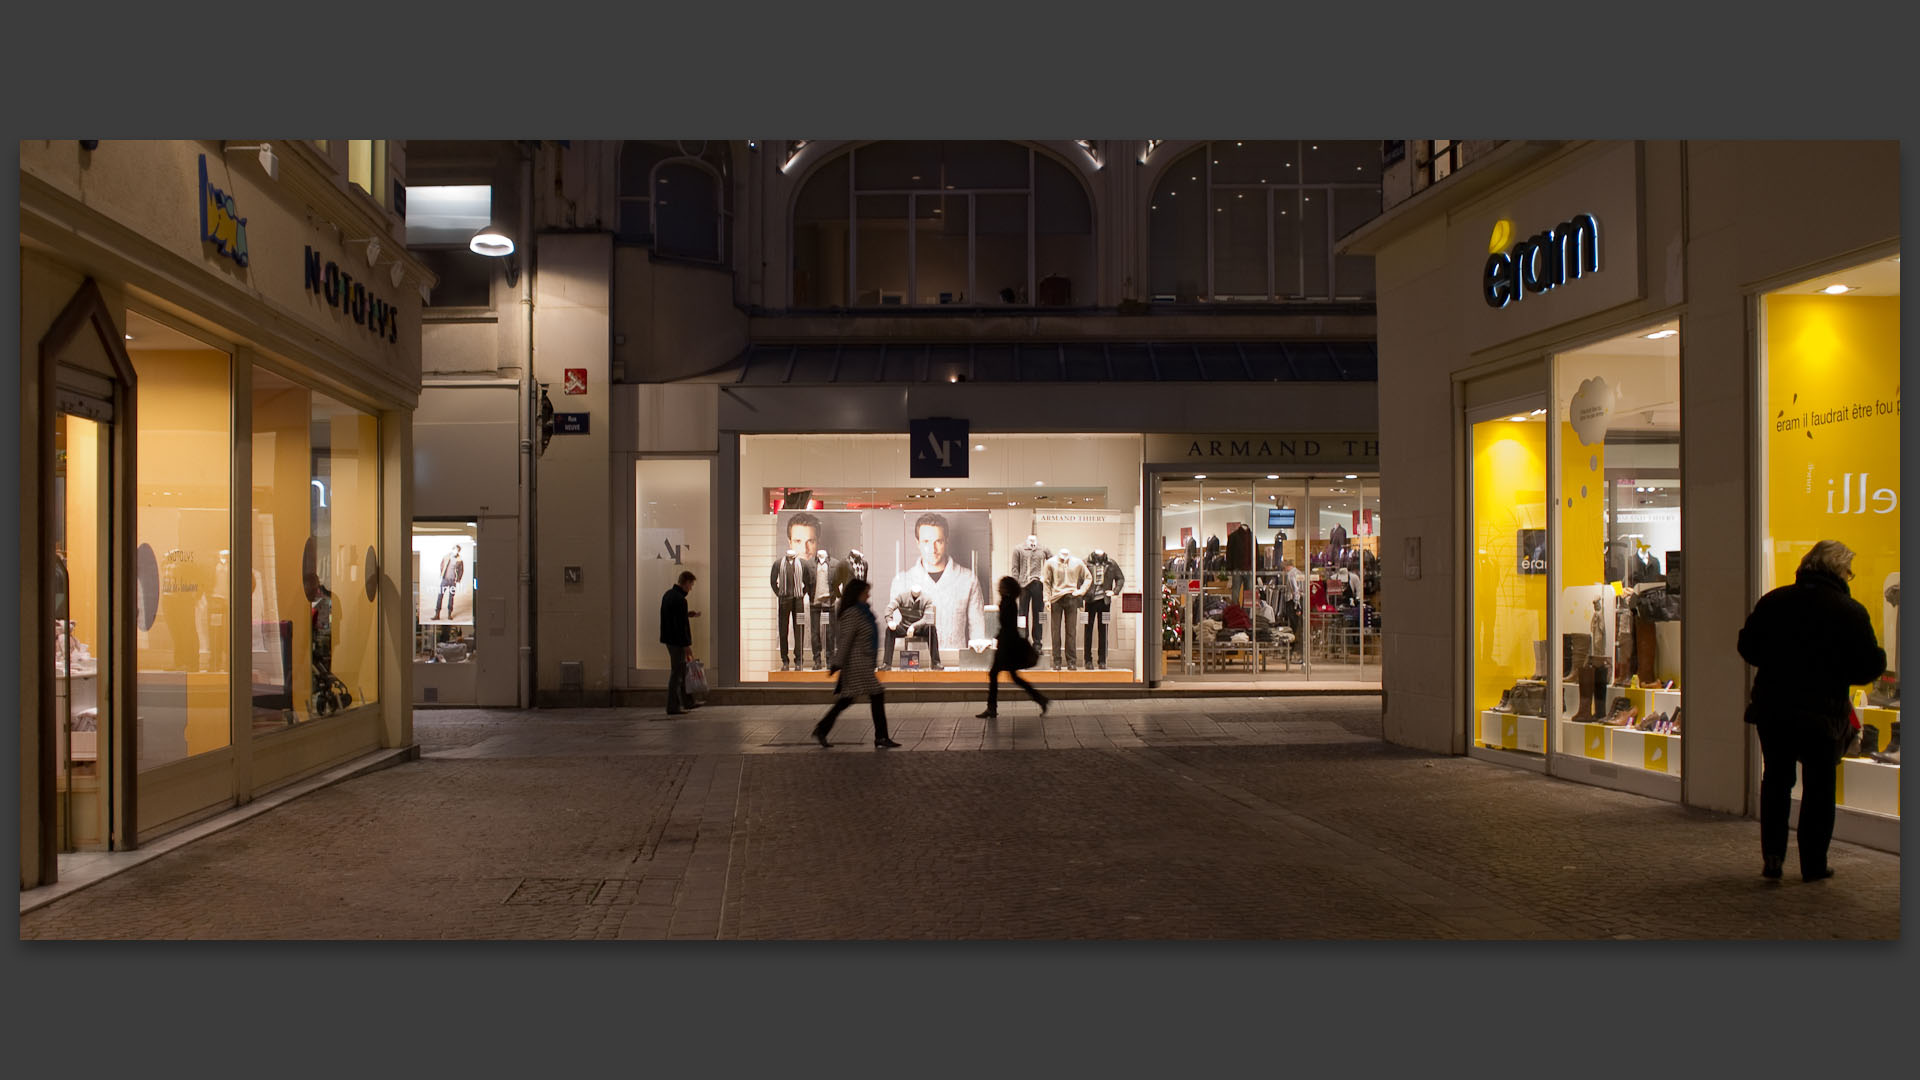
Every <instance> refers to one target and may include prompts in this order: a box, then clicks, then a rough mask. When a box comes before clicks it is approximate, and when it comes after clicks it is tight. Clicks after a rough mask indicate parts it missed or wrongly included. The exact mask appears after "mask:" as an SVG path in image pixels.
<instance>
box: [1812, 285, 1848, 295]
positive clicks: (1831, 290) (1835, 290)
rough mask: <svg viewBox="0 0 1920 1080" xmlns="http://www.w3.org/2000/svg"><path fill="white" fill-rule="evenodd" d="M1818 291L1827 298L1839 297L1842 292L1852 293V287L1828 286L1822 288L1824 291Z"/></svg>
mask: <svg viewBox="0 0 1920 1080" xmlns="http://www.w3.org/2000/svg"><path fill="white" fill-rule="evenodd" d="M1820 291H1821V292H1823V293H1826V294H1827V295H1828V296H1839V295H1840V294H1841V293H1843V292H1852V291H1853V286H1851V285H1829V286H1827V287H1826V288H1824V289H1821V290H1820Z"/></svg>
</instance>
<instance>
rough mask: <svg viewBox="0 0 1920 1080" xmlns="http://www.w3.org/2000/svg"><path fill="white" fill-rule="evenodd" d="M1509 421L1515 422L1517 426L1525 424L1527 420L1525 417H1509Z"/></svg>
mask: <svg viewBox="0 0 1920 1080" xmlns="http://www.w3.org/2000/svg"><path fill="white" fill-rule="evenodd" d="M1507 419H1509V420H1511V421H1513V422H1514V423H1516V424H1521V423H1525V422H1526V419H1527V418H1526V417H1524V416H1509V417H1507Z"/></svg>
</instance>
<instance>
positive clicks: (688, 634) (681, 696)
mask: <svg viewBox="0 0 1920 1080" xmlns="http://www.w3.org/2000/svg"><path fill="white" fill-rule="evenodd" d="M694 580H695V579H694V576H693V571H691V570H682V571H680V580H679V582H678V583H677V584H675V585H673V586H672V587H671V588H669V589H668V590H667V591H666V592H665V593H664V594H663V595H662V596H661V597H660V644H662V645H665V646H666V647H667V664H668V666H669V670H670V671H671V672H672V674H670V675H668V676H667V715H668V716H679V715H680V714H681V713H683V712H691V711H692V710H693V708H694V705H693V698H692V697H690V696H688V694H687V661H689V660H691V659H693V624H692V622H690V621H689V620H690V619H691V618H692V617H693V616H695V615H698V614H700V613H699V612H697V611H688V610H687V597H688V596H689V595H690V594H691V593H692V592H693V583H694Z"/></svg>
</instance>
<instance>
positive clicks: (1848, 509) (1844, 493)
mask: <svg viewBox="0 0 1920 1080" xmlns="http://www.w3.org/2000/svg"><path fill="white" fill-rule="evenodd" d="M1856 486H1857V487H1858V489H1859V492H1860V505H1859V506H1855V505H1854V504H1853V493H1854V489H1855V488H1856ZM1867 491H1868V489H1867V474H1866V473H1861V474H1860V483H1859V484H1858V485H1855V484H1854V482H1853V474H1852V473H1847V474H1846V475H1845V476H1843V477H1841V478H1840V485H1839V495H1840V506H1839V508H1838V509H1835V508H1834V505H1833V496H1834V482H1833V479H1832V478H1831V477H1829V478H1828V479H1827V513H1829V514H1864V513H1866V512H1867V509H1868V506H1869V505H1871V506H1872V509H1873V512H1874V513H1876V514H1891V513H1893V512H1894V511H1895V510H1897V509H1899V508H1900V493H1899V492H1897V491H1895V490H1893V489H1892V488H1885V487H1883V488H1877V489H1875V490H1874V491H1873V493H1872V495H1868V493H1867Z"/></svg>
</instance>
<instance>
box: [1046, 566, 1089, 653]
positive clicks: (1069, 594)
mask: <svg viewBox="0 0 1920 1080" xmlns="http://www.w3.org/2000/svg"><path fill="white" fill-rule="evenodd" d="M1040 583H1041V584H1042V585H1044V586H1045V587H1046V590H1047V619H1048V621H1049V622H1051V623H1053V670H1055V671H1059V670H1060V650H1061V648H1062V643H1063V642H1064V643H1065V645H1064V647H1065V649H1066V653H1067V670H1068V671H1073V670H1076V669H1077V668H1078V667H1079V666H1080V664H1079V661H1078V660H1077V659H1076V658H1075V657H1074V655H1073V638H1074V633H1073V630H1074V623H1075V622H1077V621H1078V620H1079V618H1080V608H1081V606H1082V605H1083V604H1084V603H1085V601H1086V596H1087V589H1088V588H1090V587H1091V586H1092V584H1093V579H1092V577H1091V575H1089V574H1088V573H1087V564H1086V563H1083V562H1081V561H1080V560H1079V559H1076V558H1074V556H1073V552H1071V551H1068V550H1067V549H1066V548H1061V549H1060V553H1059V554H1058V555H1055V556H1054V557H1053V558H1051V559H1048V560H1047V565H1046V566H1045V567H1043V568H1042V569H1041V571H1040Z"/></svg>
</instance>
